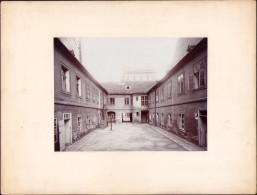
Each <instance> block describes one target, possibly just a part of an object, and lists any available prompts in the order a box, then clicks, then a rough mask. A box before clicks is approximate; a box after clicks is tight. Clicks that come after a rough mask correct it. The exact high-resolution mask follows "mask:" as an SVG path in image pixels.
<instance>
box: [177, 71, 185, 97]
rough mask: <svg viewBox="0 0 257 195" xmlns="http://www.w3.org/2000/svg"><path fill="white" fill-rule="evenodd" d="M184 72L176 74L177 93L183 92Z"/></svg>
mask: <svg viewBox="0 0 257 195" xmlns="http://www.w3.org/2000/svg"><path fill="white" fill-rule="evenodd" d="M184 83H185V82H184V73H182V74H180V75H179V76H178V94H181V93H184Z"/></svg>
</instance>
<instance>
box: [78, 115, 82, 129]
mask: <svg viewBox="0 0 257 195" xmlns="http://www.w3.org/2000/svg"><path fill="white" fill-rule="evenodd" d="M81 124H82V121H81V116H78V118H77V126H78V131H80V130H81V126H82V125H81Z"/></svg>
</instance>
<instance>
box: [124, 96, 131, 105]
mask: <svg viewBox="0 0 257 195" xmlns="http://www.w3.org/2000/svg"><path fill="white" fill-rule="evenodd" d="M129 99H130V98H129V97H124V105H129Z"/></svg>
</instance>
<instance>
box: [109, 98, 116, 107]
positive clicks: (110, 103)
mask: <svg viewBox="0 0 257 195" xmlns="http://www.w3.org/2000/svg"><path fill="white" fill-rule="evenodd" d="M112 100H113V101H112ZM109 105H115V98H114V97H110V99H109Z"/></svg>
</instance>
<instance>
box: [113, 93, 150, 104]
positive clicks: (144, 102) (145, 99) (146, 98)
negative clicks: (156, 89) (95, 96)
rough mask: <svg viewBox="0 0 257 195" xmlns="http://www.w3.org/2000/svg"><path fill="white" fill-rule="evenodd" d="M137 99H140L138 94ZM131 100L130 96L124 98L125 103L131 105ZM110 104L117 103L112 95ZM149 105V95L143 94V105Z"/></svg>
mask: <svg viewBox="0 0 257 195" xmlns="http://www.w3.org/2000/svg"><path fill="white" fill-rule="evenodd" d="M131 101H132V100H131ZM136 101H138V96H136ZM129 102H130V98H129V97H125V98H124V104H125V105H129ZM131 103H132V102H131ZM109 104H110V105H115V98H114V97H110V98H109ZM147 105H148V96H147V95H142V96H141V106H147Z"/></svg>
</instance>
